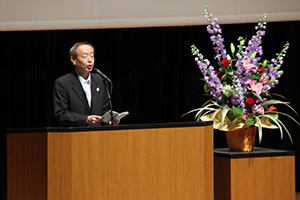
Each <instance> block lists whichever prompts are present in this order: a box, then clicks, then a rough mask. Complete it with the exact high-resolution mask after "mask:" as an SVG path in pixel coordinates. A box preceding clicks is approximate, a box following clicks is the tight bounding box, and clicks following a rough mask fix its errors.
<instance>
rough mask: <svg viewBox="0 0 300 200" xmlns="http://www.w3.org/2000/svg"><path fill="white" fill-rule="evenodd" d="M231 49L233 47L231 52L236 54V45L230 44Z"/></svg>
mask: <svg viewBox="0 0 300 200" xmlns="http://www.w3.org/2000/svg"><path fill="white" fill-rule="evenodd" d="M230 49H231V53H232V54H234V52H235V47H234V45H233V43H231V44H230Z"/></svg>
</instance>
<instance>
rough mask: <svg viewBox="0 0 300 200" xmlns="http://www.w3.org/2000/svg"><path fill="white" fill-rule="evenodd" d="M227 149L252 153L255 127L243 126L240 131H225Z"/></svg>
mask: <svg viewBox="0 0 300 200" xmlns="http://www.w3.org/2000/svg"><path fill="white" fill-rule="evenodd" d="M225 134H226V139H227V144H228V148H229V150H231V151H253V147H254V143H255V134H256V127H255V126H247V125H245V126H244V127H243V128H241V129H236V130H233V131H226V132H225Z"/></svg>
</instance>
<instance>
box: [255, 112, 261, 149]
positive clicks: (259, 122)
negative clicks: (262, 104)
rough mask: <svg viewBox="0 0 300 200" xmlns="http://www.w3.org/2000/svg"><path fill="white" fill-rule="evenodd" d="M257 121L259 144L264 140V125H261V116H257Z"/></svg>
mask: <svg viewBox="0 0 300 200" xmlns="http://www.w3.org/2000/svg"><path fill="white" fill-rule="evenodd" d="M255 119H256V121H257V123H258V142H259V144H260V143H261V140H262V126H261V121H260V119H259V117H255Z"/></svg>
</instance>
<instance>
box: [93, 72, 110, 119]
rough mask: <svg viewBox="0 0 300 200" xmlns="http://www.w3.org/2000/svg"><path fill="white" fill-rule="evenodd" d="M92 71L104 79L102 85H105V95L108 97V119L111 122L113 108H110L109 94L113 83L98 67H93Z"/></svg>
mask: <svg viewBox="0 0 300 200" xmlns="http://www.w3.org/2000/svg"><path fill="white" fill-rule="evenodd" d="M93 72H95V73H96V74H98V75H100V76H101V77H102V78H103V79H104V81H103V83H104V86H105V90H106V93H107V97H108V101H109V107H110V120H111V123H114V116H113V108H112V100H111V94H112V89H113V83H112V81H111V80H110V79H109V78H108V77H107V76H106V75H105V74H103V73H102V72H101V71H100V70H99V69H97V68H95V67H94V69H93ZM108 82H109V83H110V90H109V84H108Z"/></svg>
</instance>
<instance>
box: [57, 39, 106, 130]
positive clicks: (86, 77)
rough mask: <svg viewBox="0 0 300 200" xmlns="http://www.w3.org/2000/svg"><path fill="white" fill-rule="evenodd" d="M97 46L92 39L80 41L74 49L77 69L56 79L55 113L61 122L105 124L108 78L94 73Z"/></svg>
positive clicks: (72, 50) (72, 56) (80, 124)
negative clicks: (94, 45) (89, 41)
mask: <svg viewBox="0 0 300 200" xmlns="http://www.w3.org/2000/svg"><path fill="white" fill-rule="evenodd" d="M94 54H95V49H94V47H93V46H92V45H91V44H90V43H88V42H79V43H76V44H75V45H74V46H73V47H72V48H71V49H70V59H71V61H72V63H73V65H74V66H75V70H74V71H72V72H71V73H69V74H66V75H64V76H62V77H60V78H58V79H57V80H56V81H55V83H54V90H53V109H54V116H55V117H56V118H57V119H58V121H59V123H60V125H61V126H87V125H101V123H102V120H103V117H102V115H103V114H104V113H105V112H106V111H108V110H109V99H108V95H107V92H106V89H105V85H104V84H105V83H104V81H105V80H104V79H103V78H102V77H101V76H99V75H97V74H94V73H90V72H91V71H92V70H93V67H94V63H95V57H94Z"/></svg>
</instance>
